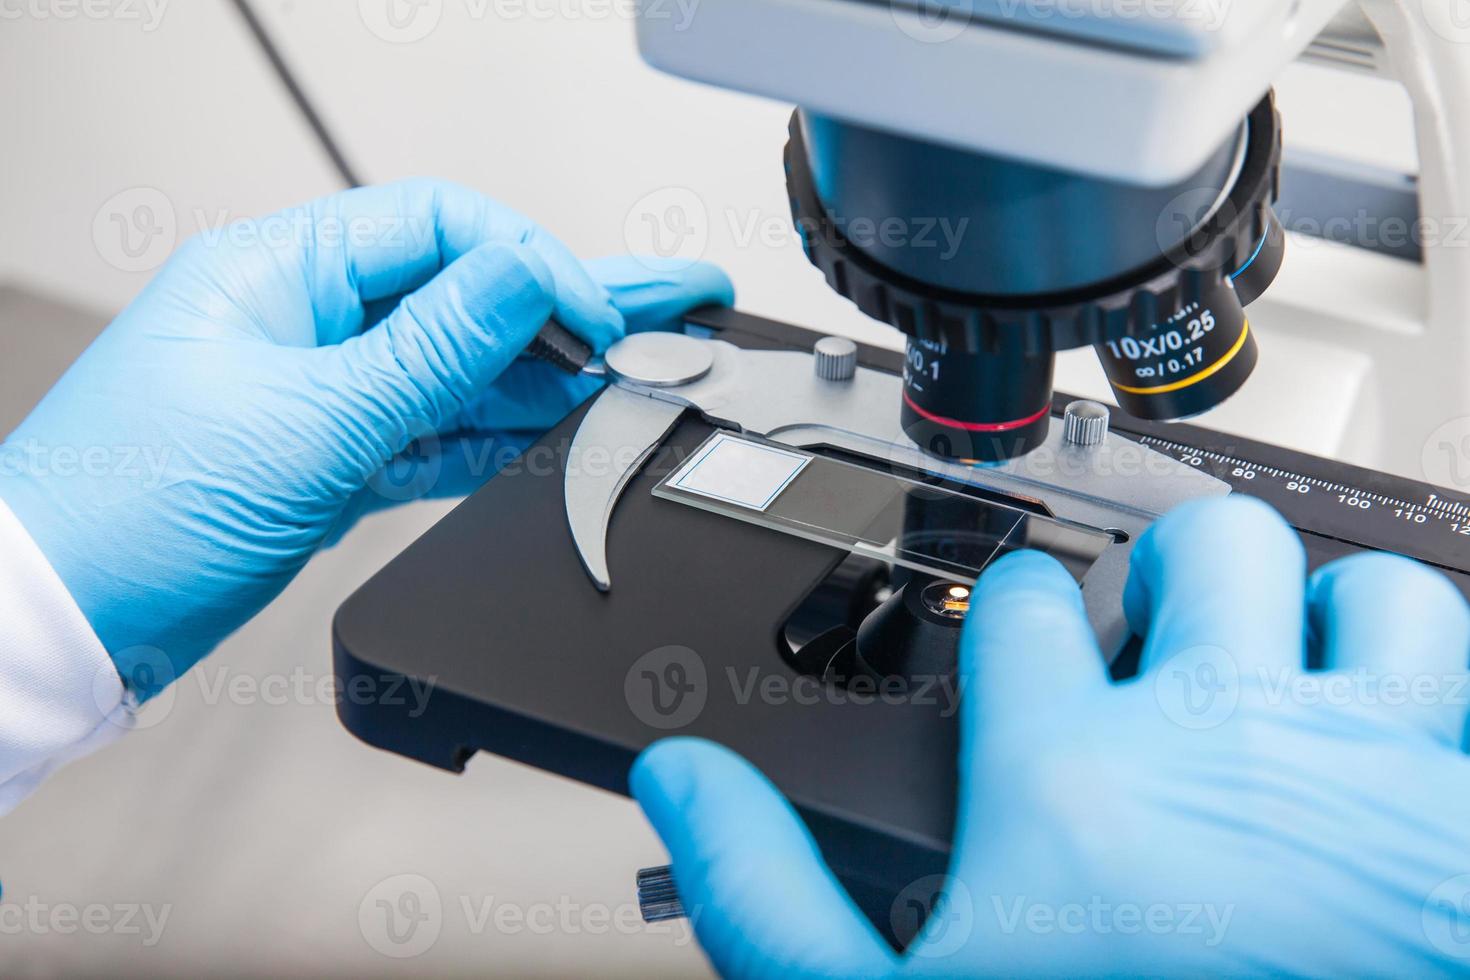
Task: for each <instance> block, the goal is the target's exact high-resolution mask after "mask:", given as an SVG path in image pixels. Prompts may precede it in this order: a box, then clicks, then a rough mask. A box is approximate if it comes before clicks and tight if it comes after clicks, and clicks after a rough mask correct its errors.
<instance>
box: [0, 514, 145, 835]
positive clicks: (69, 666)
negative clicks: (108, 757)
mask: <svg viewBox="0 0 1470 980" xmlns="http://www.w3.org/2000/svg"><path fill="white" fill-rule="evenodd" d="M136 708H137V705H136V703H135V702H134V701H133V699H132V697H131V696H130V695H128V694H127V693H126V692H125V690H124V688H123V684H122V681H121V679H120V678H119V677H118V674H117V670H116V669H115V668H114V667H113V664H112V660H111V658H109V657H108V656H107V651H106V650H104V649H103V647H102V643H101V642H100V641H99V640H98V639H97V634H96V633H94V632H92V627H91V626H89V625H88V624H87V620H86V617H85V616H83V615H82V611H81V610H80V609H79V608H77V604H76V602H75V601H74V600H73V599H72V597H71V593H70V592H68V591H67V590H66V586H65V585H63V584H62V583H61V579H60V578H58V577H57V575H56V572H55V570H53V569H52V567H51V563H50V562H48V561H47V560H46V556H45V555H43V554H42V553H41V549H40V548H38V547H37V546H36V543H35V542H34V541H32V540H31V536H30V535H29V534H27V533H26V529H25V528H24V527H22V526H21V523H20V521H18V520H16V518H15V515H14V514H12V513H11V512H10V508H8V507H6V506H5V503H4V501H0V815H3V814H6V813H9V812H10V811H11V810H13V809H15V807H16V805H17V804H19V803H20V801H21V800H23V799H25V797H26V796H27V795H29V794H30V793H31V791H33V790H34V789H35V788H36V787H37V786H38V785H40V783H41V781H42V780H44V779H45V778H46V777H47V776H48V775H50V774H51V773H52V772H54V771H55V770H56V769H57V768H58V767H60V766H62V765H64V764H65V763H67V762H70V761H71V760H72V759H76V758H79V757H80V756H83V755H86V754H87V753H89V752H92V751H93V750H95V749H97V748H99V747H100V746H102V745H105V744H106V743H108V742H111V741H112V740H113V739H115V738H117V737H118V736H119V735H121V734H122V733H123V732H125V731H127V730H128V729H129V728H131V727H132V725H133V716H134V712H135V711H136Z"/></svg>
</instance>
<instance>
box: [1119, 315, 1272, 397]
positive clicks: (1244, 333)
mask: <svg viewBox="0 0 1470 980" xmlns="http://www.w3.org/2000/svg"><path fill="white" fill-rule="evenodd" d="M1250 332H1251V322H1250V321H1249V320H1247V321H1245V327H1244V329H1242V330H1241V331H1240V339H1239V340H1237V341H1236V342H1235V345H1234V346H1233V347H1231V348H1230V349H1229V350H1228V351H1226V352H1225V355H1224V356H1223V357H1221V358H1220V359H1219V360H1218V361H1216V362H1215V363H1214V364H1211V365H1210V366H1209V367H1207V368H1205V369H1204V370H1203V371H1201V372H1200V373H1199V374H1196V375H1192V376H1190V377H1188V378H1185V379H1184V380H1183V381H1175V382H1173V383H1171V384H1166V385H1159V386H1158V387H1157V388H1130V387H1128V386H1127V385H1119V384H1115V385H1113V387H1114V388H1116V389H1117V390H1118V391H1126V392H1128V394H1130V395H1167V394H1168V393H1169V392H1171V391H1178V390H1179V389H1180V388H1188V387H1189V386H1190V385H1192V384H1195V383H1197V382H1200V381H1203V380H1205V379H1206V378H1208V377H1209V376H1210V375H1212V374H1215V373H1217V372H1219V371H1220V370H1222V369H1223V368H1224V367H1225V365H1227V364H1229V363H1230V362H1231V361H1232V360H1233V359H1234V358H1235V355H1236V354H1239V353H1240V349H1241V348H1242V347H1244V346H1245V338H1246V337H1248V336H1250Z"/></svg>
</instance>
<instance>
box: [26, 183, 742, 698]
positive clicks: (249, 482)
mask: <svg viewBox="0 0 1470 980" xmlns="http://www.w3.org/2000/svg"><path fill="white" fill-rule="evenodd" d="M589 272H590V274H589ZM599 278H600V279H603V280H604V281H605V282H606V283H607V284H608V285H607V287H606V288H604V286H603V285H599V284H598V282H597V280H598V279H599ZM730 298H731V289H730V285H729V282H728V281H727V280H726V278H725V277H724V275H723V274H722V273H720V272H719V271H718V270H716V269H713V268H712V267H709V266H705V265H695V266H690V267H688V268H683V269H677V268H668V269H661V270H660V269H658V268H657V267H654V266H650V265H648V264H644V263H641V262H637V261H634V260H632V259H614V260H609V261H607V262H604V263H597V264H593V265H590V266H589V267H587V268H584V267H583V266H582V265H581V264H580V263H578V262H577V260H576V259H575V258H574V257H573V256H572V254H571V253H570V252H569V251H568V250H567V249H566V248H565V247H564V246H563V245H562V244H560V243H559V242H557V241H556V240H555V239H554V238H552V237H551V236H550V235H549V234H548V233H547V232H546V231H545V230H543V229H541V228H538V227H537V226H536V225H535V224H533V223H532V222H531V221H529V220H528V219H526V218H524V217H522V216H521V215H519V214H517V213H515V212H513V211H511V210H510V209H508V208H505V207H503V206H502V205H499V204H496V203H495V202H493V201H491V200H489V199H488V198H485V197H483V196H482V195H480V194H477V193H474V192H472V191H469V190H466V189H465V188H462V187H458V186H455V185H452V184H447V183H442V182H437V181H426V180H414V181H406V182H403V183H398V184H392V185H388V186H384V187H375V188H363V189H359V190H352V191H348V192H346V193H343V194H337V195H334V196H332V197H328V198H324V199H322V200H319V201H315V202H313V203H311V204H308V205H306V206H304V207H302V208H297V209H292V210H288V211H285V212H281V213H280V214H277V215H272V216H270V217H268V218H262V219H258V220H252V221H246V222H241V223H239V224H236V225H231V226H230V227H228V228H226V229H223V230H221V231H218V232H216V233H213V234H209V235H201V236H199V237H196V238H195V239H193V240H192V241H190V242H189V243H188V244H187V245H185V246H184V247H183V248H182V249H181V250H180V252H179V254H178V255H176V256H175V257H174V258H173V259H172V260H171V261H170V262H169V263H168V265H167V266H166V267H165V268H164V269H163V270H162V271H161V272H160V273H159V275H158V276H157V277H156V278H155V279H154V280H153V282H151V283H150V284H149V285H148V287H147V288H146V289H145V290H144V291H143V292H142V293H141V294H140V295H139V296H138V298H137V299H136V300H135V301H134V302H133V303H132V304H131V305H129V306H128V308H127V309H126V310H125V311H124V312H123V313H122V314H121V315H120V316H119V317H118V318H117V320H116V321H114V322H113V323H112V324H111V325H110V326H109V327H108V328H107V330H106V331H104V333H103V334H102V335H101V337H99V338H98V340H97V341H96V342H95V343H94V344H93V345H92V346H91V347H90V348H89V349H88V350H87V351H86V353H84V354H83V355H82V356H81V358H80V359H79V360H78V361H77V362H76V364H74V365H73V366H72V367H71V369H70V370H68V371H67V373H66V375H65V376H64V377H63V378H62V379H61V381H60V382H58V383H57V385H56V387H55V388H53V389H52V390H51V392H50V393H49V394H48V395H47V396H46V398H45V399H44V400H43V401H42V402H41V404H40V405H39V406H38V407H37V408H36V410H35V411H34V412H33V413H32V414H31V416H30V417H29V418H28V419H26V421H25V422H24V423H22V425H21V426H20V428H19V429H17V430H16V431H15V432H14V433H13V434H12V435H11V436H10V437H9V439H8V440H7V441H6V442H5V444H4V446H3V449H0V499H3V500H4V501H5V502H6V503H7V504H8V505H9V506H10V508H11V509H12V510H13V511H14V513H15V514H16V515H17V517H19V519H20V521H21V523H22V524H23V525H24V526H25V527H26V529H27V530H28V531H29V532H30V534H31V535H32V537H33V538H34V539H35V541H36V543H37V544H38V545H39V546H40V548H41V550H42V552H43V553H44V554H45V555H46V557H47V558H48V559H50V561H51V564H52V565H53V566H54V567H55V569H56V571H57V573H58V574H59V575H60V577H61V580H62V581H63V582H64V583H65V584H66V586H67V588H68V589H69V590H70V591H71V594H72V595H73V596H74V597H75V599H76V601H77V604H78V605H79V606H80V607H81V610H82V612H83V613H84V614H85V615H86V617H87V620H88V622H90V623H91V625H92V627H93V629H94V630H95V631H96V632H97V635H98V637H99V638H100V639H101V641H102V643H103V645H104V646H105V647H106V648H107V649H108V651H109V652H110V653H111V654H112V655H113V659H114V661H115V662H116V663H117V665H118V668H119V671H120V673H121V674H122V676H123V678H124V680H125V681H126V682H128V683H129V684H130V685H131V686H133V688H134V690H135V692H136V693H138V694H139V695H140V696H142V697H147V696H149V695H151V694H154V693H156V692H157V690H158V689H160V687H161V686H162V685H163V684H164V683H166V682H167V681H168V680H169V679H171V678H172V677H176V676H178V674H180V673H182V672H183V671H184V670H186V669H188V667H189V666H191V665H192V664H193V663H195V662H196V661H197V660H198V659H199V658H200V657H202V656H204V655H205V654H206V653H208V652H209V651H210V650H211V649H213V648H214V647H215V646H216V645H217V644H218V643H219V642H220V640H222V639H223V638H224V637H225V636H227V635H228V634H229V633H230V632H232V631H233V630H235V629H236V628H237V627H239V626H240V625H241V624H243V623H244V622H246V621H247V620H248V619H250V618H251V617H252V616H254V615H255V613H256V612H258V611H259V610H260V609H261V607H263V606H264V605H265V604H266V603H267V602H269V601H270V600H271V599H272V598H273V597H274V596H275V595H276V594H277V593H279V592H280V591H281V589H282V588H284V587H285V585H286V584H287V583H288V582H289V581H290V580H291V579H292V577H293V576H294V575H295V574H296V573H297V572H298V571H299V570H300V569H301V567H302V566H303V565H304V564H305V563H306V561H307V559H308V558H310V557H311V555H312V553H313V552H314V551H316V550H317V548H318V547H319V546H320V545H321V544H322V543H323V542H324V541H325V540H326V539H327V538H328V536H329V535H333V534H335V533H337V532H339V531H340V526H341V522H342V520H343V516H342V515H343V514H344V513H347V514H349V515H350V514H353V513H358V512H361V511H362V510H365V509H371V507H370V506H364V505H363V503H362V501H363V500H364V498H374V499H376V500H378V501H379V502H381V501H388V502H393V501H397V500H401V499H407V498H409V497H413V496H419V495H423V494H425V493H449V492H456V491H457V492H465V491H467V490H468V489H470V488H471V487H472V486H473V483H474V482H478V481H483V480H484V479H487V478H488V477H489V476H491V475H493V469H494V466H495V465H497V464H503V463H504V462H506V457H505V455H504V454H503V453H501V452H498V450H499V449H500V448H502V446H501V444H499V443H492V444H491V445H490V446H488V447H487V446H485V445H484V444H483V440H480V441H479V442H476V441H473V440H469V439H468V438H464V437H468V436H469V435H470V434H472V433H484V432H493V433H505V432H508V431H511V430H539V429H544V428H546V427H547V426H549V425H551V424H552V423H554V422H556V421H557V420H558V419H560V418H561V417H562V416H563V415H564V414H565V413H566V412H567V411H568V410H570V409H571V408H572V407H574V406H575V405H576V404H578V403H579V402H580V401H582V400H583V399H584V398H586V397H587V396H588V395H589V394H591V393H592V391H594V390H595V388H596V384H597V382H596V381H594V380H591V379H587V378H577V379H573V378H571V377H569V376H568V375H566V374H564V373H562V372H560V371H558V370H557V369H555V368H553V367H551V366H549V365H546V364H543V363H539V362H531V361H528V360H525V359H522V360H517V354H518V353H519V352H520V351H521V350H522V348H524V347H525V345H526V344H527V343H528V342H529V341H530V340H531V338H532V337H533V336H535V334H536V333H537V331H538V330H539V329H540V327H541V326H542V324H544V323H545V321H546V320H547V318H548V317H549V316H551V315H553V314H554V315H555V316H556V318H557V319H558V320H560V321H561V323H562V324H563V325H565V326H566V327H567V328H568V329H569V330H571V331H572V332H574V333H576V334H578V335H579V336H581V337H582V338H583V339H585V340H587V341H588V342H589V343H591V344H592V345H593V346H594V347H596V348H598V349H602V348H605V347H606V346H607V345H608V344H609V343H611V342H612V341H613V340H614V339H616V338H617V337H618V336H620V335H621V334H622V332H623V330H624V325H625V319H626V321H627V322H628V323H630V324H633V325H636V326H639V327H644V328H648V327H659V326H672V325H674V324H675V323H676V322H677V320H678V318H679V315H680V314H681V313H682V312H684V311H685V310H687V309H688V308H690V307H693V306H696V305H700V304H702V303H707V302H729V301H730ZM441 437H442V438H441ZM506 438H507V439H508V440H509V442H510V444H511V445H516V444H518V443H519V442H523V441H524V438H517V437H515V436H510V437H506ZM416 440H417V441H418V442H419V445H418V446H416V447H415V449H414V453H413V455H415V456H417V457H420V458H419V460H418V465H416V466H415V465H413V464H409V468H410V470H411V472H410V474H409V476H408V477H407V478H406V479H404V478H401V477H400V476H399V475H397V474H396V471H397V470H398V469H400V468H401V466H402V460H401V457H400V456H399V454H402V453H404V452H405V450H406V449H408V448H409V447H410V445H411V444H412V443H414V442H415V441H416ZM424 454H429V455H431V456H433V457H434V458H433V459H432V460H430V462H432V463H434V464H435V465H427V466H426V465H424V460H423V459H422V458H421V457H422V456H423V455H424ZM390 464H392V465H390ZM385 468H386V469H385ZM365 488H368V489H366V491H365ZM505 560H514V558H513V556H506V558H505Z"/></svg>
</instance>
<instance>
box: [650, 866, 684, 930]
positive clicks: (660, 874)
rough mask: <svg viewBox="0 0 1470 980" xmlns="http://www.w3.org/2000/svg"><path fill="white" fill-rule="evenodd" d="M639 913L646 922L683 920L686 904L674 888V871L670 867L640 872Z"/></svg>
mask: <svg viewBox="0 0 1470 980" xmlns="http://www.w3.org/2000/svg"><path fill="white" fill-rule="evenodd" d="M638 911H639V912H640V913H642V915H643V921H644V922H665V921H667V920H669V919H682V918H684V917H685V916H686V915H687V914H688V913H687V912H685V911H684V902H683V900H682V899H681V898H679V890H678V889H677V888H676V887H675V886H674V869H673V868H671V867H669V866H668V865H663V866H661V867H657V868H643V869H641V870H639V872H638Z"/></svg>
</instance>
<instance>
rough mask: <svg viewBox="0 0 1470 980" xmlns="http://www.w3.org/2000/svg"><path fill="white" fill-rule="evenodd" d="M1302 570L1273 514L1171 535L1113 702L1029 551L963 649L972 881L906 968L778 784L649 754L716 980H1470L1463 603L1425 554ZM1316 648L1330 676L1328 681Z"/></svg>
mask: <svg viewBox="0 0 1470 980" xmlns="http://www.w3.org/2000/svg"><path fill="white" fill-rule="evenodd" d="M1304 568H1305V563H1304V557H1303V552H1302V547H1301V544H1300V542H1299V540H1298V538H1297V536H1296V534H1295V533H1293V532H1292V530H1291V529H1290V528H1289V527H1287V525H1286V524H1285V523H1284V522H1283V521H1282V520H1281V518H1280V517H1278V516H1277V515H1276V514H1275V513H1274V512H1273V511H1271V510H1270V509H1269V508H1268V507H1266V506H1265V505H1263V504H1261V503H1259V502H1256V501H1253V500H1250V499H1246V498H1231V499H1224V500H1215V501H1209V502H1202V503H1196V504H1191V505H1188V506H1186V507H1183V508H1180V509H1179V510H1178V511H1176V512H1175V513H1173V514H1170V515H1169V516H1167V517H1165V518H1164V519H1163V520H1162V521H1160V522H1159V523H1158V524H1157V525H1156V526H1155V527H1154V528H1152V529H1151V530H1150V531H1149V532H1148V533H1147V534H1146V535H1145V536H1144V537H1143V538H1142V539H1141V540H1140V541H1139V543H1138V546H1137V550H1136V552H1135V554H1134V558H1133V569H1132V575H1131V578H1130V580H1129V584H1128V589H1127V593H1126V603H1125V604H1126V607H1127V612H1128V615H1129V619H1130V621H1131V622H1132V624H1133V625H1134V627H1135V629H1136V630H1138V631H1139V632H1140V635H1143V636H1145V649H1144V653H1143V662H1142V666H1141V668H1140V672H1139V676H1138V677H1137V678H1136V679H1133V680H1130V681H1127V682H1124V683H1121V684H1116V685H1115V684H1112V683H1111V682H1110V681H1109V680H1108V678H1107V676H1106V674H1105V672H1104V670H1103V667H1102V661H1101V658H1100V657H1099V655H1098V648H1097V645H1096V643H1095V640H1094V637H1093V635H1092V632H1091V630H1090V629H1089V627H1088V623H1087V621H1086V619H1085V618H1084V616H1083V607H1082V602H1081V599H1080V593H1079V591H1078V589H1077V586H1076V584H1075V583H1074V582H1073V581H1072V579H1071V577H1070V576H1069V575H1068V574H1067V573H1066V572H1065V571H1063V569H1062V566H1061V565H1059V564H1057V563H1056V562H1055V561H1053V560H1052V559H1050V558H1048V557H1045V556H1043V555H1040V554H1037V553H1034V552H1024V553H1020V554H1016V555H1011V556H1009V557H1007V558H1005V559H1003V560H1001V561H999V562H997V563H996V565H995V566H994V568H993V569H991V570H990V571H988V572H986V574H985V575H984V576H983V577H982V579H981V581H980V584H979V586H978V588H977V589H976V592H975V594H974V605H973V608H972V611H971V613H970V617H969V621H968V623H967V624H966V628H965V634H964V639H963V653H962V661H963V662H962V681H963V683H964V684H965V685H966V686H965V687H964V688H963V690H964V696H963V718H964V721H963V733H962V747H961V754H960V760H959V764H960V776H961V793H960V804H959V813H958V822H957V826H958V830H957V832H956V840H955V851H954V855H953V862H952V865H951V870H950V877H949V878H948V879H947V882H946V886H945V889H944V898H943V899H942V900H941V901H940V903H939V904H938V905H937V912H936V913H935V914H933V915H932V916H931V919H930V925H929V926H928V927H926V929H925V931H924V932H923V933H922V934H921V935H920V937H919V938H918V939H917V940H916V941H915V943H914V944H913V946H912V947H911V949H910V950H909V951H908V953H907V955H905V956H902V957H900V956H897V955H895V954H893V953H892V952H891V951H890V949H889V948H888V947H887V946H886V945H885V944H884V943H883V942H882V941H881V940H880V939H879V938H878V936H877V934H876V933H875V932H874V931H873V930H872V928H871V927H870V926H869V925H868V923H867V922H866V921H865V920H863V919H862V918H861V917H860V916H859V914H858V913H857V911H856V910H855V909H854V907H853V905H852V903H851V902H850V900H849V899H848V897H847V895H846V894H845V893H844V892H843V890H842V889H841V887H840V886H839V885H838V884H837V882H836V881H835V879H834V878H833V877H832V875H831V874H830V872H829V871H828V870H827V868H826V867H825V866H824V865H823V863H822V861H821V859H820V856H819V855H818V853H817V851H816V850H815V847H814V845H813V843H812V840H811V838H810V837H809V835H808V833H807V831H806V828H805V827H804V826H803V824H802V823H801V821H800V820H799V819H798V818H797V817H796V816H795V814H794V813H793V811H792V810H791V809H790V807H789V806H788V804H787V803H786V802H785V800H783V799H782V797H781V796H780V795H779V794H778V793H777V792H776V791H775V790H774V789H773V788H772V786H771V785H770V784H769V783H768V782H767V781H766V780H765V779H764V778H763V777H762V776H761V775H760V774H759V773H758V772H756V771H755V770H754V769H752V768H751V767H750V766H749V765H748V764H747V763H745V762H744V761H743V760H741V759H740V758H738V757H737V756H735V755H733V754H732V753H730V752H728V751H727V750H725V749H723V748H720V747H717V746H715V745H713V744H710V743H707V742H702V741H698V740H692V739H675V740H671V741H667V742H664V743H661V744H658V745H655V746H653V747H652V748H650V749H649V750H648V751H647V752H646V753H645V754H644V755H643V756H642V757H641V758H640V760H639V761H638V763H637V765H636V767H635V768H634V771H633V774H632V785H633V790H634V793H635V795H636V796H637V798H638V800H639V802H641V803H642V805H643V807H644V809H645V810H646V811H647V813H648V815H649V817H650V819H651V820H652V821H653V823H654V826H655V827H656V828H657V829H658V831H659V833H660V834H661V835H662V836H663V839H664V841H665V843H666V844H667V845H668V848H669V851H670V853H671V855H672V857H673V862H674V870H675V878H676V881H677V883H678V887H679V891H680V894H681V896H682V898H683V900H684V902H685V904H686V906H688V907H689V908H690V909H692V910H693V911H694V914H695V927H696V929H697V932H698V935H699V938H700V941H701V942H702V943H703V945H704V948H705V950H706V951H707V952H708V954H709V956H710V958H711V959H712V960H713V962H714V964H715V966H716V967H717V968H718V969H719V970H720V971H721V972H722V973H724V974H726V975H727V976H732V977H765V976H781V977H866V976H889V975H897V974H906V975H907V974H912V975H920V976H943V977H961V976H966V977H968V976H979V975H1037V974H1047V975H1061V976H1066V975H1079V974H1087V975H1097V974H1112V975H1125V976H1137V975H1172V976H1200V975H1214V974H1226V975H1234V974H1280V973H1287V974H1313V975H1332V974H1351V975H1362V974H1371V975H1383V976H1394V975H1398V976H1408V975H1421V974H1424V973H1451V972H1464V971H1465V970H1467V969H1470V763H1467V760H1466V758H1465V756H1464V755H1463V753H1462V749H1461V742H1462V733H1463V731H1464V728H1465V715H1466V694H1467V691H1466V680H1467V660H1470V613H1467V607H1466V603H1465V601H1464V600H1463V599H1462V598H1461V596H1460V594H1459V593H1458V592H1457V591H1456V590H1455V589H1454V587H1453V586H1451V585H1450V584H1449V583H1448V582H1447V581H1446V580H1445V578H1443V577H1442V576H1441V575H1440V574H1438V573H1437V572H1434V571H1431V570H1429V569H1427V568H1425V567H1423V566H1421V565H1418V564H1415V563H1413V562H1410V561H1408V560H1406V559H1402V558H1397V557H1391V556H1387V555H1377V554H1374V555H1360V556H1355V557H1352V558H1348V559H1346V560H1343V561H1339V562H1336V563H1334V564H1332V565H1330V566H1328V567H1326V568H1323V569H1321V570H1320V571H1318V572H1317V573H1316V574H1315V575H1313V576H1312V577H1311V579H1310V581H1308V579H1307V577H1306V575H1305V572H1304ZM1309 648H1312V649H1314V650H1315V651H1316V652H1317V654H1318V655H1319V656H1320V657H1321V658H1322V664H1323V669H1321V670H1310V671H1309V670H1306V669H1304V666H1303V665H1304V663H1305V659H1304V658H1305V655H1306V652H1307V650H1308V649H1309ZM929 893H932V889H931V890H930V892H926V895H927V894H929ZM909 897H913V896H912V895H910V896H909ZM898 911H899V914H900V915H902V914H903V911H904V910H903V909H899V910H898Z"/></svg>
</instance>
